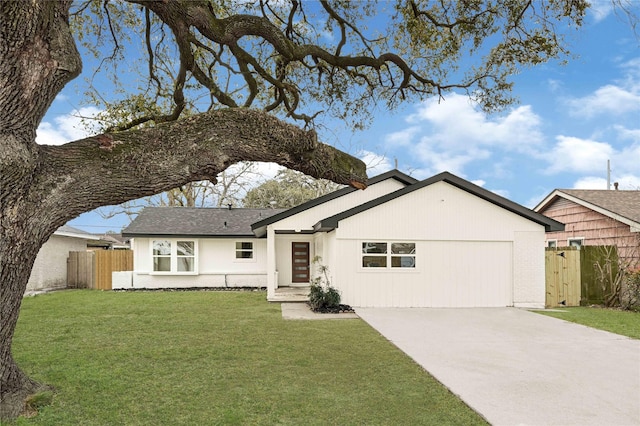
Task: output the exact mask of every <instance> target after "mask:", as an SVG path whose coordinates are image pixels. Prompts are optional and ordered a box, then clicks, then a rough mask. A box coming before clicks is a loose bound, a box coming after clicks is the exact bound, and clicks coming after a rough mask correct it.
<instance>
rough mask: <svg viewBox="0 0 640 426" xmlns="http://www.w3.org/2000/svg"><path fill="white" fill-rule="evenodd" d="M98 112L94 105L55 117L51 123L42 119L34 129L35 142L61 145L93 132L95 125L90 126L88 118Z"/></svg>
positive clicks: (94, 131)
mask: <svg viewBox="0 0 640 426" xmlns="http://www.w3.org/2000/svg"><path fill="white" fill-rule="evenodd" d="M99 113H100V110H99V109H97V108H95V107H84V108H80V109H78V110H73V111H71V112H70V113H69V114H65V115H61V116H60V117H56V118H55V119H54V120H53V123H50V122H47V121H43V122H41V123H40V126H38V130H37V131H36V135H37V136H36V142H37V143H39V144H41V145H62V144H65V143H67V142H70V141H74V140H77V139H82V138H86V137H88V136H90V135H92V134H95V133H97V130H96V129H97V126H93V127H92V126H91V123H90V119H92V118H94V117H96V116H97V115H98V114H99ZM83 120H84V121H83Z"/></svg>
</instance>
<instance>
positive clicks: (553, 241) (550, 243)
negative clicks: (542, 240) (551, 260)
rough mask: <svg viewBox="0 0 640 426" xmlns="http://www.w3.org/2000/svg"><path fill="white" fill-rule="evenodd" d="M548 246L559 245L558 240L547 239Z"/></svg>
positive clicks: (554, 246)
mask: <svg viewBox="0 0 640 426" xmlns="http://www.w3.org/2000/svg"><path fill="white" fill-rule="evenodd" d="M547 247H548V248H556V247H558V240H547Z"/></svg>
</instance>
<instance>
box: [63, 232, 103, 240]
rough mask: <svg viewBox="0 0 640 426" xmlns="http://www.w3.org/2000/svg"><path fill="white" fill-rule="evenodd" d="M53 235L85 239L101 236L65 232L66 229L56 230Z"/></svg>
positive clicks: (95, 238)
mask: <svg viewBox="0 0 640 426" xmlns="http://www.w3.org/2000/svg"><path fill="white" fill-rule="evenodd" d="M53 235H57V236H59V237H71V238H80V239H83V240H99V239H100V237H99V236H97V235H92V234H77V233H75V232H64V231H56V232H54V233H53Z"/></svg>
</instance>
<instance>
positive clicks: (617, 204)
mask: <svg viewBox="0 0 640 426" xmlns="http://www.w3.org/2000/svg"><path fill="white" fill-rule="evenodd" d="M558 191H559V192H564V193H565V194H568V195H571V196H573V197H576V198H579V199H581V200H583V201H586V202H587V203H590V204H593V205H594V206H598V207H600V208H602V209H605V210H608V211H610V212H611V213H614V214H617V215H620V216H622V217H625V218H627V219H629V220H632V221H634V222H638V223H640V191H614V190H606V189H559V190H558Z"/></svg>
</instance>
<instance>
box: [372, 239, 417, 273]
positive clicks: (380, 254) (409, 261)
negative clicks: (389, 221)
mask: <svg viewBox="0 0 640 426" xmlns="http://www.w3.org/2000/svg"><path fill="white" fill-rule="evenodd" d="M362 267H363V268H389V267H391V268H415V267H416V243H401V242H391V243H388V242H363V243H362Z"/></svg>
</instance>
